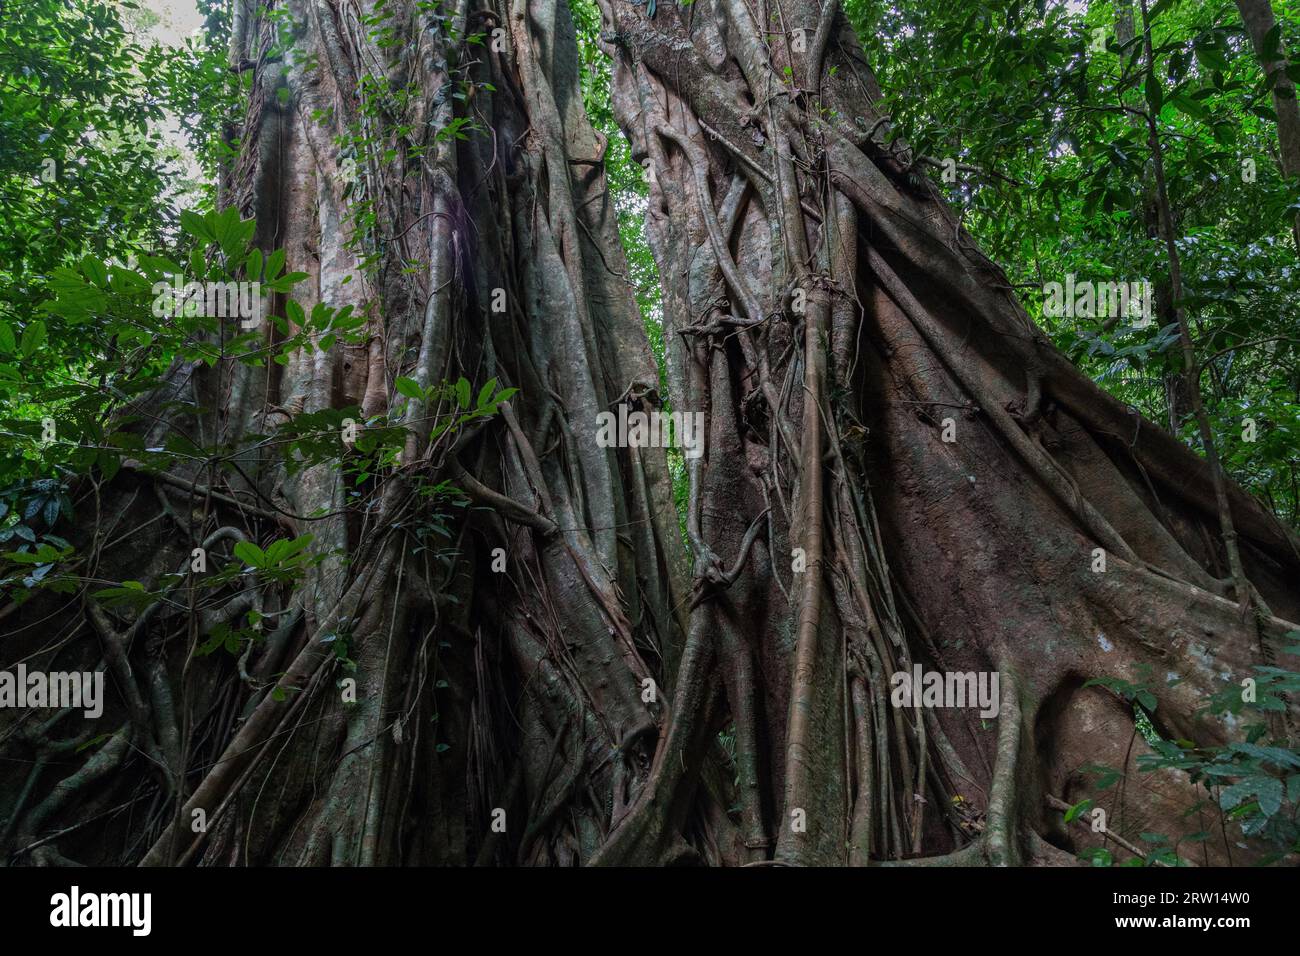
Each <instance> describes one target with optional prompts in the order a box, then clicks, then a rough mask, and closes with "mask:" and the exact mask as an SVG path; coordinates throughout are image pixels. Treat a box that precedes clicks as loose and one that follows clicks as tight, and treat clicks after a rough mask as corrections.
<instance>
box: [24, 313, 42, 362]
mask: <svg viewBox="0 0 1300 956" xmlns="http://www.w3.org/2000/svg"><path fill="white" fill-rule="evenodd" d="M44 344H45V323H44V322H42V321H41V320H40V319H35V320H33V321H31V322H29V323H27V328H25V329H23V343H22V349H21V350H22V353H23V358H31V357H32V353H33V352H35V351H36V350H37V349H38V348H40V347H41V346H42V345H44Z"/></svg>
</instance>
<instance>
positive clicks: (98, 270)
mask: <svg viewBox="0 0 1300 956" xmlns="http://www.w3.org/2000/svg"><path fill="white" fill-rule="evenodd" d="M81 271H82V272H83V273H84V274H85V276H86V278H87V279H89V280H90V281H91V282H93V283H95V285H97V286H100V287H103V286H104V285H107V284H108V269H106V268H105V267H104V263H102V262H100V261H99V260H98V259H96V258H95V257H94V256H86V257H85V258H83V259H82V260H81Z"/></svg>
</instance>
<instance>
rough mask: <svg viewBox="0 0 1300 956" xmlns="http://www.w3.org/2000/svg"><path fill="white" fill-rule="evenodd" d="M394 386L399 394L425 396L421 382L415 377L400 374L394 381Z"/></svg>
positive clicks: (417, 397) (416, 396)
mask: <svg viewBox="0 0 1300 956" xmlns="http://www.w3.org/2000/svg"><path fill="white" fill-rule="evenodd" d="M393 387H394V388H396V389H397V391H398V394H400V395H405V396H406V397H407V398H416V399H419V398H424V389H422V388H420V383H419V382H417V381H416V380H415V379H413V378H406V377H405V376H399V377H398V379H397V381H396V382H394V383H393Z"/></svg>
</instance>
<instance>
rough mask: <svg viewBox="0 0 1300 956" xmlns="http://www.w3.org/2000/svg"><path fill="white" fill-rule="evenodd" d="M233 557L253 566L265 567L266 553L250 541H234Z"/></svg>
mask: <svg viewBox="0 0 1300 956" xmlns="http://www.w3.org/2000/svg"><path fill="white" fill-rule="evenodd" d="M235 557H237V558H238V559H239V560H240V561H243V562H244V563H245V564H247V565H249V566H250V567H254V568H261V567H265V566H266V564H267V560H266V553H265V552H264V551H262V549H261V548H259V547H258V546H257V545H255V544H253V542H251V541H237V542H235Z"/></svg>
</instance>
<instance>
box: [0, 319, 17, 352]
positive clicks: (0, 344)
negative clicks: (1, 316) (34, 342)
mask: <svg viewBox="0 0 1300 956" xmlns="http://www.w3.org/2000/svg"><path fill="white" fill-rule="evenodd" d="M15 347H16V343H15V342H14V327H13V326H12V325H10V324H9V323H8V322H0V352H4V353H9V352H12V351H13V350H14V348H15Z"/></svg>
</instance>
